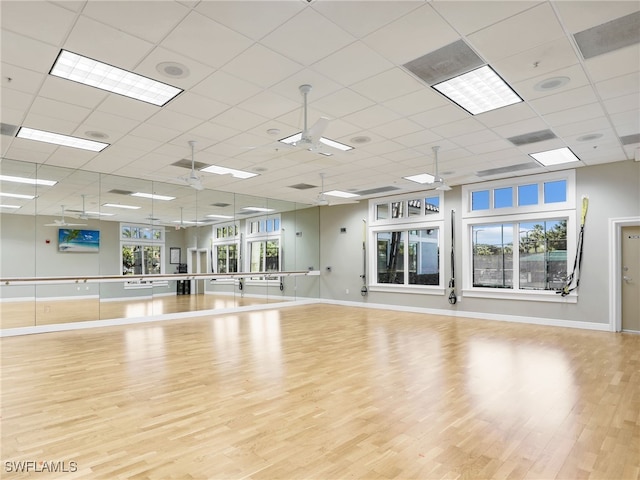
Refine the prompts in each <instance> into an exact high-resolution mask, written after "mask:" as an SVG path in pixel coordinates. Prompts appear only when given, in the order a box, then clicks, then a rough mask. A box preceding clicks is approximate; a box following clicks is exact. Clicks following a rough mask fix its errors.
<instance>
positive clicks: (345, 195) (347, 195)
mask: <svg viewBox="0 0 640 480" xmlns="http://www.w3.org/2000/svg"><path fill="white" fill-rule="evenodd" d="M323 194H324V195H329V196H330V197H340V198H353V197H359V196H360V195H358V194H357V193H349V192H342V191H340V190H331V191H330V192H324V193H323Z"/></svg>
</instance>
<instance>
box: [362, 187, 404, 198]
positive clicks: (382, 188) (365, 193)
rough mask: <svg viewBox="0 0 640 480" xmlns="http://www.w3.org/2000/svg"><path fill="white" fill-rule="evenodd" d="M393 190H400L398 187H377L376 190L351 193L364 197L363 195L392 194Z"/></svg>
mask: <svg viewBox="0 0 640 480" xmlns="http://www.w3.org/2000/svg"><path fill="white" fill-rule="evenodd" d="M394 190H400V189H399V188H398V187H378V188H372V189H370V190H361V191H359V192H353V193H355V194H357V195H360V196H364V195H375V194H376V193H385V192H392V191H394Z"/></svg>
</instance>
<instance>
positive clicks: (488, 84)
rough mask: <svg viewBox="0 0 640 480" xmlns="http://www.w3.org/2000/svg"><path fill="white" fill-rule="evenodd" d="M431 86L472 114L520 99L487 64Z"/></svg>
mask: <svg viewBox="0 0 640 480" xmlns="http://www.w3.org/2000/svg"><path fill="white" fill-rule="evenodd" d="M433 88H435V89H436V90H438V91H439V92H440V93H442V94H443V95H444V96H445V97H447V98H449V99H450V100H451V101H453V102H455V103H457V104H458V105H460V106H461V107H462V108H464V109H465V110H466V111H468V112H469V113H471V114H472V115H478V114H479V113H484V112H488V111H490V110H495V109H497V108H501V107H506V106H507V105H513V104H514V103H519V102H521V101H522V99H521V98H520V97H519V96H518V95H517V94H516V93H515V92H514V91H513V90H512V89H511V87H509V85H507V84H506V83H505V81H504V80H502V78H500V76H499V75H498V74H497V73H496V72H494V71H493V69H492V68H491V67H490V66H489V65H485V66H483V67H480V68H476V69H475V70H472V71H470V72H467V73H465V74H463V75H460V76H457V77H454V78H452V79H450V80H447V81H444V82H441V83H438V84H436V85H433Z"/></svg>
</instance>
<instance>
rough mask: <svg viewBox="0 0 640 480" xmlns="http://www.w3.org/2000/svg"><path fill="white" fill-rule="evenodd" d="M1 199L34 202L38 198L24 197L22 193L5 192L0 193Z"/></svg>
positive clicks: (33, 196)
mask: <svg viewBox="0 0 640 480" xmlns="http://www.w3.org/2000/svg"><path fill="white" fill-rule="evenodd" d="M0 197H9V198H24V199H25V200H33V199H34V198H36V196H35V195H24V194H22V193H4V192H0Z"/></svg>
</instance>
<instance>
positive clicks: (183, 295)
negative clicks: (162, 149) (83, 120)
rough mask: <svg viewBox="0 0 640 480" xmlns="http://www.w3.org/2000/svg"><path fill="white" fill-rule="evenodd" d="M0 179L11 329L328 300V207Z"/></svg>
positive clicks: (35, 169) (56, 173)
mask: <svg viewBox="0 0 640 480" xmlns="http://www.w3.org/2000/svg"><path fill="white" fill-rule="evenodd" d="M0 174H1V175H2V180H1V183H0V192H1V193H2V196H1V197H0V203H1V204H2V207H1V208H0V246H1V249H0V250H1V258H0V261H1V264H0V277H1V278H2V280H3V282H2V285H0V309H1V312H0V313H1V316H0V317H1V324H0V326H1V328H3V329H6V328H15V327H28V326H37V325H47V324H58V323H68V322H78V321H88V320H104V319H119V318H138V317H146V316H157V315H163V314H169V313H178V312H188V311H203V310H213V311H216V310H218V311H220V310H222V309H232V308H238V307H242V306H247V305H253V304H263V303H275V302H283V301H290V300H295V299H299V298H316V297H319V288H320V287H319V281H318V280H319V277H317V276H313V275H305V274H304V272H308V271H309V270H317V269H318V268H319V264H320V259H319V255H320V253H319V252H320V245H319V210H318V207H314V206H310V205H302V204H295V203H291V202H285V201H279V200H273V199H269V198H259V197H252V196H248V195H237V194H232V193H227V192H221V191H213V190H207V189H203V190H199V189H196V188H192V187H191V186H189V185H187V184H186V183H185V184H184V185H180V184H177V183H164V182H157V181H152V180H146V179H140V178H127V177H122V176H115V175H110V174H101V173H96V172H88V171H81V170H73V169H69V168H63V167H56V166H48V165H37V164H32V163H26V162H18V161H11V160H3V161H2V162H1V163H0ZM281 272H294V273H295V274H292V275H290V276H284V277H281V276H279V275H278V274H279V273H281ZM238 273H243V275H242V276H238V275H233V274H238ZM244 273H246V275H244ZM184 274H218V277H217V278H201V276H195V278H193V279H187V280H174V279H173V278H172V277H173V276H175V277H176V278H180V277H184ZM148 275H162V276H163V277H165V278H163V279H159V280H155V279H154V280H153V281H152V280H150V279H145V277H146V276H148ZM230 276H232V277H233V278H229V277H230ZM60 277H67V278H60ZM87 277H108V278H104V279H100V278H93V279H92V280H91V281H83V280H81V281H78V280H77V278H87Z"/></svg>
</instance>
